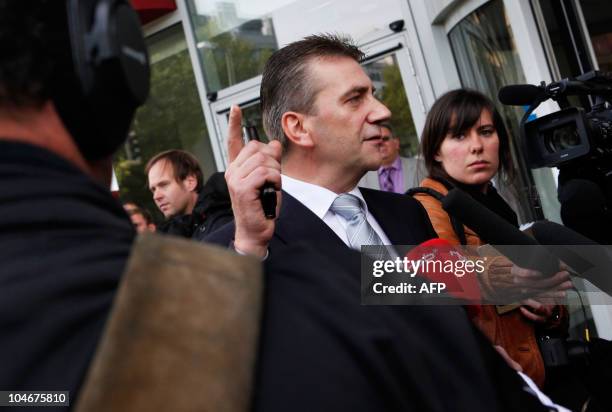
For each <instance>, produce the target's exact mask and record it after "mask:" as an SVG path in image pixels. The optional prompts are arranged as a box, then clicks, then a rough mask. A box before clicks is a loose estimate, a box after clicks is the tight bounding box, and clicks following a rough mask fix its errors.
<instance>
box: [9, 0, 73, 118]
mask: <svg viewBox="0 0 612 412" xmlns="http://www.w3.org/2000/svg"><path fill="white" fill-rule="evenodd" d="M69 45H70V40H69V36H68V24H67V18H66V2H65V1H58V0H26V1H15V0H0V50H1V51H2V52H1V53H2V57H0V107H14V108H24V107H40V106H42V104H43V103H44V102H46V101H48V100H50V99H51V98H52V96H53V88H54V87H62V85H61V84H58V83H59V82H58V79H59V78H60V76H64V75H65V73H66V72H67V71H72V70H73V69H72V60H71V56H70V47H69Z"/></svg>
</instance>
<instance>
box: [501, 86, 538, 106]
mask: <svg viewBox="0 0 612 412" xmlns="http://www.w3.org/2000/svg"><path fill="white" fill-rule="evenodd" d="M545 93H546V91H545V89H544V88H542V87H538V86H534V85H533V84H511V85H508V86H504V87H502V88H501V89H499V92H498V94H497V98H498V99H499V101H500V102H502V103H503V104H505V105H507V106H530V105H531V104H532V103H533V102H535V101H536V100H537V99H538V98H539V97H540V96H542V95H544V94H545Z"/></svg>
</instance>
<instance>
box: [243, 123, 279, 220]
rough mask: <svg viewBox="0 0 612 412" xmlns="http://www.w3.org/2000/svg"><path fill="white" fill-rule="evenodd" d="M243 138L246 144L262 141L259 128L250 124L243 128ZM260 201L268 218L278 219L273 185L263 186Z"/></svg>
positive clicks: (267, 183) (268, 183)
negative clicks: (252, 141)
mask: <svg viewBox="0 0 612 412" xmlns="http://www.w3.org/2000/svg"><path fill="white" fill-rule="evenodd" d="M242 136H243V138H244V140H245V144H246V143H247V142H249V141H250V140H257V141H260V140H259V133H258V132H257V128H256V127H255V126H252V125H249V124H247V125H244V126H242ZM259 199H260V200H261V207H262V208H263V211H264V215H265V216H266V218H268V219H274V218H276V189H275V188H274V185H273V184H272V183H270V182H266V183H265V184H264V185H263V186H262V188H261V190H260V193H259Z"/></svg>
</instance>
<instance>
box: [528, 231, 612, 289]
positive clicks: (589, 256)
mask: <svg viewBox="0 0 612 412" xmlns="http://www.w3.org/2000/svg"><path fill="white" fill-rule="evenodd" d="M531 231H532V233H533V236H534V237H535V238H536V239H537V241H538V242H540V244H542V245H546V246H547V248H548V249H549V250H550V252H551V253H553V254H554V255H555V256H557V257H558V258H559V259H561V260H562V261H563V262H565V263H567V264H568V265H569V266H570V267H571V268H572V269H574V270H575V271H576V272H577V274H578V275H580V276H581V277H583V278H585V279H587V280H588V281H590V282H591V283H593V284H594V285H595V286H597V287H598V288H600V289H601V290H603V291H604V292H606V293H607V294H609V295H612V274H610V268H612V255H611V253H610V250H609V249H608V248H607V247H604V246H602V245H600V244H598V243H597V242H595V241H593V240H591V239H589V238H587V237H585V236H582V235H581V234H580V233H576V232H575V231H573V230H572V229H570V228H567V227H565V226H562V225H560V224H558V223H554V222H548V221H539V222H535V223H534V224H533V225H532V226H531Z"/></svg>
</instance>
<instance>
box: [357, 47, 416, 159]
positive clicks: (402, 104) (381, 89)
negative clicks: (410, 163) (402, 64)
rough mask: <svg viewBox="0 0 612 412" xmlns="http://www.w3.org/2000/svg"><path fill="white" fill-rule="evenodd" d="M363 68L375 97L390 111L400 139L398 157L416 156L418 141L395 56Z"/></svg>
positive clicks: (384, 58) (392, 122) (368, 64)
mask: <svg viewBox="0 0 612 412" xmlns="http://www.w3.org/2000/svg"><path fill="white" fill-rule="evenodd" d="M363 68H364V69H365V71H366V73H367V74H368V76H370V79H372V83H373V84H374V88H375V89H376V92H375V94H376V97H377V98H378V99H379V100H380V101H381V102H383V103H384V104H385V106H387V107H388V108H389V110H391V113H392V117H391V126H392V127H393V131H394V132H395V135H396V136H397V137H399V138H400V156H404V157H412V156H414V155H416V153H417V151H418V146H419V139H418V137H417V134H416V129H415V127H414V122H413V120H412V113H410V106H409V105H408V97H406V88H405V87H404V82H403V81H402V75H401V73H400V70H399V66H398V64H397V58H396V57H395V54H390V55H388V56H385V57H383V58H380V59H377V60H374V61H372V62H368V63H366V64H364V65H363Z"/></svg>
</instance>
